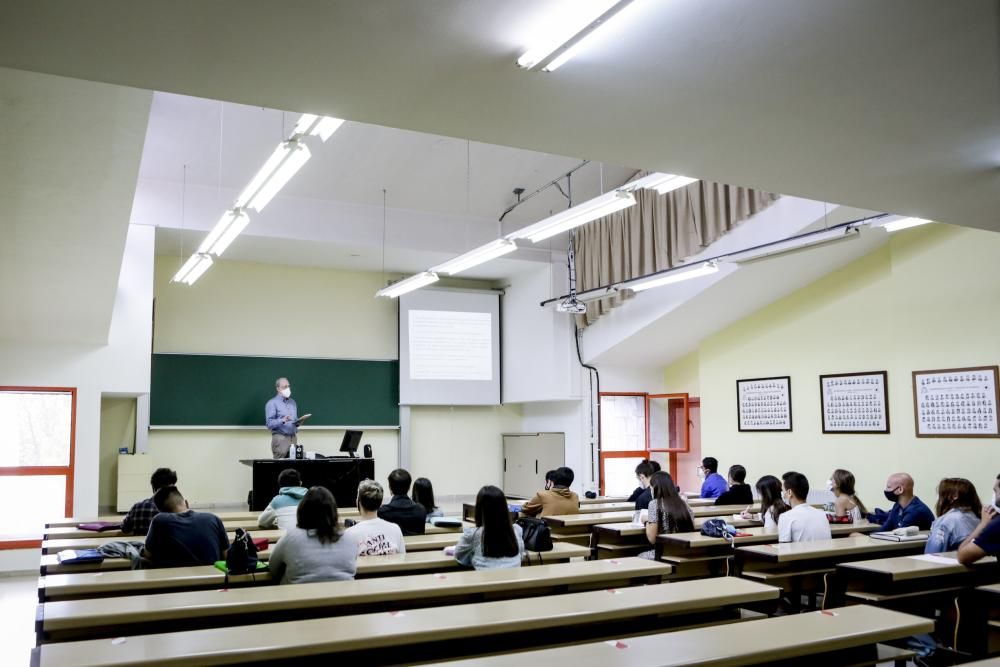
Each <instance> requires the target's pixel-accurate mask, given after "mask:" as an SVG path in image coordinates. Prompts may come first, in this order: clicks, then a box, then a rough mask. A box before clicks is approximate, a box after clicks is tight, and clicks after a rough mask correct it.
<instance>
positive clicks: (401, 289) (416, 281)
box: [375, 271, 438, 299]
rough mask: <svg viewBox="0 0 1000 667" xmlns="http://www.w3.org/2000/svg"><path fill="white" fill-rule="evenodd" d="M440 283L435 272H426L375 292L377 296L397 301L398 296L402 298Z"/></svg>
mask: <svg viewBox="0 0 1000 667" xmlns="http://www.w3.org/2000/svg"><path fill="white" fill-rule="evenodd" d="M437 281H438V276H437V274H436V273H434V272H433V271H424V272H423V273H418V274H416V275H412V276H410V277H409V278H404V279H403V280H400V281H399V282H395V283H393V284H391V285H389V286H388V287H383V288H382V289H380V290H379V291H377V292H375V296H384V297H388V298H390V299H395V298H396V297H398V296H402V295H403V294H406V293H407V292H412V291H414V290H418V289H420V288H421V287H426V286H427V285H430V284H431V283H436V282H437Z"/></svg>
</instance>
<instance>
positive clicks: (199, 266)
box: [171, 252, 212, 285]
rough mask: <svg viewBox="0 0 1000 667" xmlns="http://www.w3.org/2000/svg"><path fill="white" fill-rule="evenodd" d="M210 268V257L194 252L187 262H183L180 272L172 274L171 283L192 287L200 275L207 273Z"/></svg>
mask: <svg viewBox="0 0 1000 667" xmlns="http://www.w3.org/2000/svg"><path fill="white" fill-rule="evenodd" d="M210 266H212V257H211V256H209V255H205V254H202V253H200V252H196V253H195V254H193V255H191V257H189V258H188V261H186V262H184V265H183V266H181V268H180V270H179V271H178V272H177V273H175V274H174V277H173V278H172V279H171V282H175V283H186V284H188V285H194V282H195V281H196V280H198V278H201V275H202V274H203V273H205V271H208V267H210Z"/></svg>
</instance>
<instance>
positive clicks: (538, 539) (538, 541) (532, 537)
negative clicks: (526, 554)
mask: <svg viewBox="0 0 1000 667" xmlns="http://www.w3.org/2000/svg"><path fill="white" fill-rule="evenodd" d="M517 525H519V526H520V527H521V537H522V538H523V539H524V549H525V551H552V532H551V531H550V530H549V527H548V525H547V524H546V523H545V522H544V521H542V520H541V519H535V518H533V517H528V516H523V517H521V518H520V519H518V520H517Z"/></svg>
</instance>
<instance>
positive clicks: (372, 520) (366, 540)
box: [344, 479, 406, 556]
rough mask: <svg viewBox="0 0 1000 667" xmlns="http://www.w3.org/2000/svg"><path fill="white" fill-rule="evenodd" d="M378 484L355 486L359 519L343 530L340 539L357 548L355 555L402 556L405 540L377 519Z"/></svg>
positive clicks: (368, 481) (393, 526)
mask: <svg viewBox="0 0 1000 667" xmlns="http://www.w3.org/2000/svg"><path fill="white" fill-rule="evenodd" d="M382 497H383V493H382V485H381V484H379V483H378V482H376V481H375V480H373V479H365V480H362V481H361V483H360V484H358V513H359V514H360V515H361V518H360V519H358V522H357V523H355V524H354V525H353V526H351V527H350V528H348V529H347V530H345V531H344V539H345V540H348V541H350V542H354V543H355V544H357V545H358V555H359V556H391V555H392V554H405V553H406V541H405V540H404V539H403V531H402V530H400V528H399V526H398V525H396V524H394V523H390V522H389V521H386V520H385V519H380V518H379V517H378V508H379V507H381V506H382Z"/></svg>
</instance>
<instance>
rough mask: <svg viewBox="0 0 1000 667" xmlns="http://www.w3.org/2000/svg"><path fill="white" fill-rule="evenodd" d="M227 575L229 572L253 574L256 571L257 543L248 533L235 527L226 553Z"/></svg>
mask: <svg viewBox="0 0 1000 667" xmlns="http://www.w3.org/2000/svg"><path fill="white" fill-rule="evenodd" d="M226 570H227V573H226V574H227V577H228V575H230V574H253V573H254V572H256V571H257V545H255V544H254V543H253V540H252V539H250V533H248V532H247V531H245V530H243V529H242V528H237V529H236V536H235V537H234V538H233V543H232V544H230V545H229V553H228V554H226Z"/></svg>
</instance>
